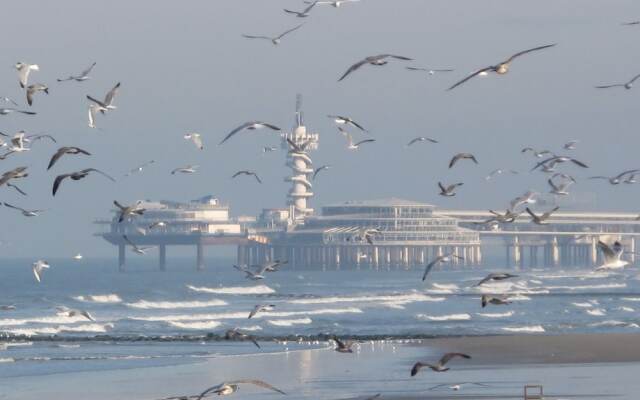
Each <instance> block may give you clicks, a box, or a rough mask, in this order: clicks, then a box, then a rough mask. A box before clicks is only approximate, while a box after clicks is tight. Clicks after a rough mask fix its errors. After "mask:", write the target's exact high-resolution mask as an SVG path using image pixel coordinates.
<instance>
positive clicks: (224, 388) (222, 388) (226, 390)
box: [196, 379, 286, 400]
mask: <svg viewBox="0 0 640 400" xmlns="http://www.w3.org/2000/svg"><path fill="white" fill-rule="evenodd" d="M243 383H247V384H251V385H255V386H259V387H261V388H265V389H269V390H273V391H274V392H278V393H280V394H286V393H285V392H283V391H282V390H280V389H278V388H277V387H275V386H272V385H270V384H268V383H267V382H265V381H261V380H257V379H240V380H237V381H229V382H223V383H221V384H219V385H216V386H212V387H210V388H208V389H207V390H205V391H204V392H202V393H200V395H199V396H198V397H197V399H196V400H201V399H202V398H204V397H205V396H207V395H209V394H217V395H218V396H226V395H228V394H233V393H235V392H237V391H238V389H240V386H239V385H240V384H243Z"/></svg>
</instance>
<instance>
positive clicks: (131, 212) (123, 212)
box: [113, 200, 146, 222]
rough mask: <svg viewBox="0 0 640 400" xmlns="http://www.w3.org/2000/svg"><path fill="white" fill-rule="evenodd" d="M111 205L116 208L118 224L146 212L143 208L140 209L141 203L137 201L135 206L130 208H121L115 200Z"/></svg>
mask: <svg viewBox="0 0 640 400" xmlns="http://www.w3.org/2000/svg"><path fill="white" fill-rule="evenodd" d="M113 204H114V205H115V206H116V207H118V210H119V211H118V222H122V221H124V220H125V219H126V218H127V217H128V216H132V217H135V216H136V215H142V214H144V212H145V211H146V210H145V209H144V208H141V207H140V204H142V201H140V200H138V201H137V202H136V203H135V204H133V205H130V206H123V205H122V204H120V203H118V201H117V200H114V201H113Z"/></svg>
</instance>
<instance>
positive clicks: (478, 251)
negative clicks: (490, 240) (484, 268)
mask: <svg viewBox="0 0 640 400" xmlns="http://www.w3.org/2000/svg"><path fill="white" fill-rule="evenodd" d="M476 264H477V265H480V264H482V247H481V246H480V245H478V246H476Z"/></svg>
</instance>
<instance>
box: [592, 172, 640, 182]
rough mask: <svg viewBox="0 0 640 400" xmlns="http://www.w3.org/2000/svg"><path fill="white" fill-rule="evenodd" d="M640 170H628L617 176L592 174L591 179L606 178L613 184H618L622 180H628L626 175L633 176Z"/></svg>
mask: <svg viewBox="0 0 640 400" xmlns="http://www.w3.org/2000/svg"><path fill="white" fill-rule="evenodd" d="M638 172H640V169H630V170H628V171H624V172H621V173H619V174H618V175H616V176H591V177H589V179H605V180H607V181H609V183H610V184H612V185H618V184H620V183H622V182H626V180H625V177H627V176H633V175H634V174H637V173H638Z"/></svg>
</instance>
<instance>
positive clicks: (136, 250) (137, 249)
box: [122, 235, 153, 255]
mask: <svg viewBox="0 0 640 400" xmlns="http://www.w3.org/2000/svg"><path fill="white" fill-rule="evenodd" d="M122 239H124V241H125V242H127V244H129V245H130V246H131V251H133V252H134V253H137V254H140V255H145V254H147V251H148V250H151V249H153V246H147V247H139V246H138V245H136V244H135V243H133V242H132V241H131V240H130V239H129V238H128V237H127V235H122Z"/></svg>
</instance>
